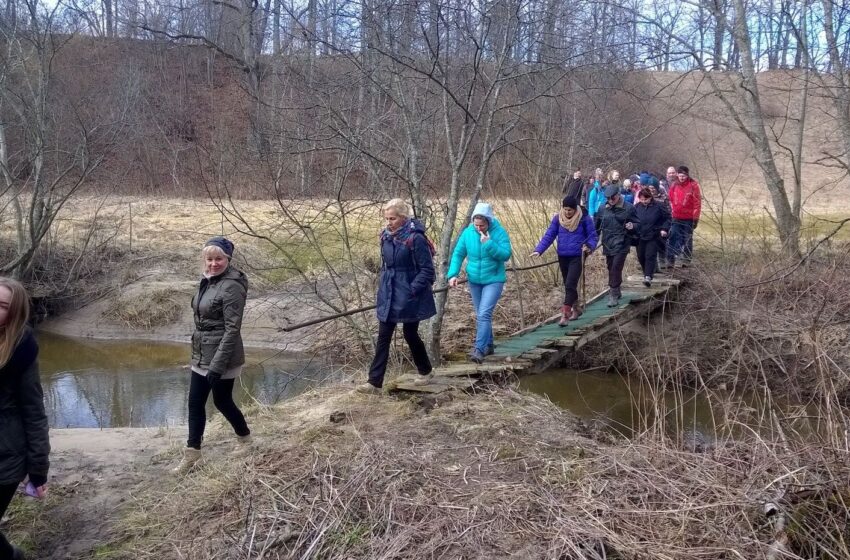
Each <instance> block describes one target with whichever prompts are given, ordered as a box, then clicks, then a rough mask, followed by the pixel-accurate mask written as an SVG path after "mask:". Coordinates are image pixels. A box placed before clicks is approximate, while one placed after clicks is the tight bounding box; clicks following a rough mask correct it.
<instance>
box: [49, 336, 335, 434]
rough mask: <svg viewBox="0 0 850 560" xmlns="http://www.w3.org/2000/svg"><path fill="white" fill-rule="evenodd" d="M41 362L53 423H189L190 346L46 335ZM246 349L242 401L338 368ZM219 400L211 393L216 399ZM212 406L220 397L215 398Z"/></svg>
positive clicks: (276, 393)
mask: <svg viewBox="0 0 850 560" xmlns="http://www.w3.org/2000/svg"><path fill="white" fill-rule="evenodd" d="M38 342H39V346H40V354H39V366H40V368H41V382H42V385H43V387H44V394H45V404H46V407H47V414H48V417H49V421H50V425H51V426H52V427H55V428H110V427H126V426H137V427H138V426H164V425H175V424H185V423H186V417H187V410H186V395H187V392H188V390H189V375H190V374H189V370H188V369H187V368H186V364H188V361H189V355H190V348H189V345H188V344H179V343H167V342H150V341H140V340H133V341H105V340H91V339H82V338H66V337H62V336H57V335H53V334H49V333H39V334H38ZM277 354H278V352H276V351H274V350H262V349H259V350H258V349H253V348H246V359H247V365H246V367H245V369H244V370H243V373H242V376H241V378H240V379H239V381H237V383H236V390H235V391H234V393H235V398H236V400H237V402H240V403H247V402H250V401H251V400H252V399H256V400H257V401H259V402H261V403H264V404H273V403H276V402H278V401H281V400H284V399H287V398H290V397H293V396H295V395H298V394H300V393H302V392H304V391H305V390H307V389H309V388H311V387H314V386H316V385H317V384H318V383H321V382H323V381H325V380H326V379H325V378H326V376H327V375H328V374H329V372H330V371H332V368H328V367H326V366H324V364H322V363H320V362H317V361H311V359H310V357H309V356H308V357H300V356H293V355H291V354H289V355H287V354H281V355H277ZM211 400H212V399H210V401H211ZM209 406H210V410H212V403H211V402H210V405H209Z"/></svg>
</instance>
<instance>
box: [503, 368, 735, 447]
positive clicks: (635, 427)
mask: <svg viewBox="0 0 850 560" xmlns="http://www.w3.org/2000/svg"><path fill="white" fill-rule="evenodd" d="M519 385H520V388H521V389H523V390H526V391H529V392H532V393H536V394H539V395H545V396H546V397H547V398H549V400H551V401H552V402H553V403H555V404H557V405H559V406H561V407H562V408H565V409H567V410H569V411H570V412H572V413H573V414H576V415H578V416H579V417H581V418H583V419H585V420H586V421H587V422H588V423H589V424H592V425H593V426H595V427H597V428H603V429H607V430H610V431H613V432H617V433H620V434H623V435H625V436H628V437H631V436H633V435H635V434H636V433H639V432H641V431H643V430H646V429H647V428H648V427H657V426H658V425H659V423H657V422H655V420H656V419H658V416H659V415H663V416H664V418H663V420H665V422H664V423H663V424H661V425H663V426H665V427H666V428H667V431H669V432H671V433H684V434H686V436H687V437H689V438H691V439H693V440H695V443H697V444H699V443H702V442H709V441H711V440H713V439H714V437H715V435H716V431H717V428H718V424H720V423H722V421H721V420H720V416H721V415H720V413H719V411H717V410H715V408H713V407H712V404H711V401H710V400H709V399H708V398H707V397H706V396H705V395H701V394H696V393H695V392H693V391H688V390H685V391H676V392H673V391H664V392H655V391H653V390H652V389H651V388H648V387H647V386H646V385H645V384H642V383H639V382H636V381H633V380H629V379H627V378H624V377H622V376H620V375H616V374H611V373H605V372H603V371H599V370H595V371H587V372H581V371H574V370H563V369H553V370H549V371H547V372H546V373H543V374H540V375H533V376H529V377H523V378H521V379H520V384H519Z"/></svg>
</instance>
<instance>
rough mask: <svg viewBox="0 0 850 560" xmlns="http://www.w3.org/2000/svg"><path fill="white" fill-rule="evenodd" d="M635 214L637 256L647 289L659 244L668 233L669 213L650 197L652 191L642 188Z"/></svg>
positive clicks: (656, 261)
mask: <svg viewBox="0 0 850 560" xmlns="http://www.w3.org/2000/svg"><path fill="white" fill-rule="evenodd" d="M635 213H636V214H637V217H638V220H639V221H640V235H639V238H638V246H637V256H638V262H640V267H641V270H643V285H644V286H646V287H647V288H649V287H650V286H651V285H652V278H653V276H654V275H655V267H656V265H657V264H658V245H659V242H660V241H661V240H663V239H666V238H667V232H668V231H670V211H669V210H668V209H667V208H666V207H665V206H664V205H663V204H660V203H659V202H658V201H656V200H655V198H654V197H653V196H652V189H651V188H649V187H644V188H643V189H641V191H640V192H639V193H638V203H637V204H636V205H635Z"/></svg>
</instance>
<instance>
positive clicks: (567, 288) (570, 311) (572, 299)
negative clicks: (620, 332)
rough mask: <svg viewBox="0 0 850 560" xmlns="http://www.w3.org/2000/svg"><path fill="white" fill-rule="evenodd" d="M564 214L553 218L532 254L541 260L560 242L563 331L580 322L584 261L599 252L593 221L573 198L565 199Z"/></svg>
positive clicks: (562, 212) (559, 259)
mask: <svg viewBox="0 0 850 560" xmlns="http://www.w3.org/2000/svg"><path fill="white" fill-rule="evenodd" d="M562 206H563V207H562V208H561V211H560V212H558V213H557V214H555V216H554V217H553V218H552V223H551V224H549V229H547V230H546V233H544V234H543V238H542V239H541V240H540V243H538V244H537V248H536V249H534V252H533V253H531V256H532V257H539V256H540V255H542V254H543V253H544V252H545V251H546V249H548V248H549V246H550V245H551V244H552V242H553V241H555V239H556V238H557V240H558V248H557V250H558V263H559V264H560V265H561V275H562V276H563V277H564V292H565V293H564V305H563V307H561V321H560V322H559V323H558V324H559V325H560V326H562V327H564V326H566V325H567V323H568V322H569V321H571V320H574V319H578V317H579V315H581V313H582V310H581V308H580V307H579V306H578V305H576V302H577V301H578V289H577V287H578V281H579V278H581V270H582V267H583V266H584V259H585V257H586V256H587V255H588V254H589V253H591V252H592V251H593V250H594V249H596V241H597V238H596V228H594V227H593V219H592V218H591V217H590V216H588V215H587V214H585V212H584V210H583V209H582V208H581V207H580V206H579V205H578V200H576V198H575V197H573V196H568V197H566V198H565V199H564V202H563V205H562Z"/></svg>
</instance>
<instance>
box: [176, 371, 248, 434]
mask: <svg viewBox="0 0 850 560" xmlns="http://www.w3.org/2000/svg"><path fill="white" fill-rule="evenodd" d="M235 381H236V380H235V379H219V380H218V381H216V382H215V384H214V385H212V386H211V385H210V382H209V381H207V378H206V377H204V376H203V375H200V374H198V373H195V372H194V371H193V372H192V381H191V382H190V383H189V439H188V440H187V441H186V446H187V447H193V448H195V449H200V448H201V441H203V439H204V428H206V426H207V399H208V398H209V396H210V392H212V395H213V403H214V404H215V407H216V408H217V409H218V411H219V412H221V413H222V414H223V415H224V417H225V418H227V421H228V422H230V425H231V426H233V431H235V432H236V435H237V436H247V435H248V434H250V433H251V430H249V429H248V423H247V422H245V416H243V415H242V411H241V410H239V407H238V406H236V403H235V402H233V383H234V382H235Z"/></svg>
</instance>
